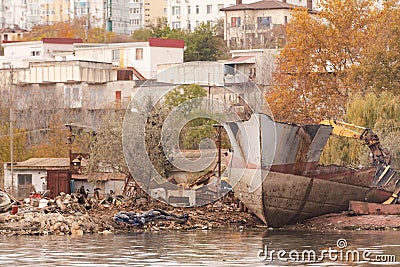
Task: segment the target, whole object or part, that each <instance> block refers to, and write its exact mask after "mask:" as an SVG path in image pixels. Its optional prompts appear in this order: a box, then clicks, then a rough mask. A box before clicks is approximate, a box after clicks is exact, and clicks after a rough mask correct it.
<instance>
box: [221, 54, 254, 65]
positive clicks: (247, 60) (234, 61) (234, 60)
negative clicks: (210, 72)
mask: <svg viewBox="0 0 400 267" xmlns="http://www.w3.org/2000/svg"><path fill="white" fill-rule="evenodd" d="M224 63H225V64H231V63H232V64H240V63H242V64H245V63H256V59H255V57H253V56H238V57H233V58H231V59H228V60H227V61H225V62H224Z"/></svg>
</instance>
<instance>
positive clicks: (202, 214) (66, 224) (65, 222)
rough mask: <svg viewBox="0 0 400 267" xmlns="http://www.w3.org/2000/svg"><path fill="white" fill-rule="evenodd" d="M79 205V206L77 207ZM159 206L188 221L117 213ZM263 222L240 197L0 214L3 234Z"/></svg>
mask: <svg viewBox="0 0 400 267" xmlns="http://www.w3.org/2000/svg"><path fill="white" fill-rule="evenodd" d="M78 207H79V208H78ZM152 209H160V210H163V211H165V212H168V213H170V214H173V215H177V216H182V215H183V214H187V215H188V219H187V221H185V222H184V223H179V222H177V221H175V220H168V219H167V220H159V219H157V220H152V221H149V222H146V223H145V224H144V225H138V226H135V225H130V224H126V223H123V222H116V221H115V220H114V215H115V214H117V213H118V212H121V211H126V212H134V213H137V214H141V213H143V212H146V211H149V210H152ZM261 224H262V222H261V221H260V220H259V219H258V218H257V217H255V216H254V215H252V214H250V213H247V212H240V211H238V205H237V200H235V199H232V198H224V199H222V200H219V201H217V202H215V203H212V204H209V205H207V206H203V207H197V208H174V207H171V206H169V205H166V204H163V203H161V202H158V201H155V200H151V199H150V200H149V199H147V198H141V199H136V200H129V201H126V202H123V203H120V204H115V205H111V204H104V205H102V204H96V205H93V206H92V207H91V208H89V209H87V208H86V209H85V208H83V207H82V206H78V205H77V203H73V205H72V204H66V205H65V208H64V209H63V210H62V209H60V208H52V209H38V208H33V207H31V206H30V207H29V206H26V207H20V210H19V212H18V213H17V214H15V215H12V214H10V212H7V213H3V214H0V234H3V235H47V234H49V235H50V234H56V235H69V234H72V235H82V234H84V233H104V234H105V233H119V232H144V231H162V230H192V229H202V230H205V229H215V228H217V229H238V228H239V229H242V228H253V227H256V225H261Z"/></svg>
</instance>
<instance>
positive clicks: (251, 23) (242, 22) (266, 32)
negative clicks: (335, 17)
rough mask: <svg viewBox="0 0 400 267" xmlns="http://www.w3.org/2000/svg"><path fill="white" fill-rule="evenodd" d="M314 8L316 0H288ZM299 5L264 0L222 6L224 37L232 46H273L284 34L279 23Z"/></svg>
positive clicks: (241, 47)
mask: <svg viewBox="0 0 400 267" xmlns="http://www.w3.org/2000/svg"><path fill="white" fill-rule="evenodd" d="M290 2H297V4H300V5H303V6H304V5H305V6H306V7H308V9H309V10H310V11H312V10H313V2H316V0H313V1H311V0H307V2H306V1H305V0H299V1H290ZM298 7H300V6H299V5H295V4H292V3H289V1H288V2H287V1H286V0H283V1H278V0H263V1H257V2H254V3H251V4H241V3H240V1H239V3H238V4H237V5H234V6H230V7H226V8H223V9H222V11H224V12H225V14H224V39H225V40H226V41H227V44H228V46H229V47H231V48H233V49H254V48H275V47H276V46H277V44H278V43H279V39H280V38H284V33H283V31H282V27H281V26H282V25H284V24H286V23H288V22H289V21H290V20H291V12H292V10H293V9H294V8H298Z"/></svg>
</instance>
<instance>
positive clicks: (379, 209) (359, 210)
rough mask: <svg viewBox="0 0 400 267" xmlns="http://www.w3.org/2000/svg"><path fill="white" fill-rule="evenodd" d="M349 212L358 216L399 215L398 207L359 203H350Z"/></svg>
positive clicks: (399, 206) (395, 205) (399, 209)
mask: <svg viewBox="0 0 400 267" xmlns="http://www.w3.org/2000/svg"><path fill="white" fill-rule="evenodd" d="M349 210H351V211H354V212H355V213H356V214H358V215H369V214H376V215H400V205H398V204H394V205H390V204H389V205H388V204H379V203H369V202H361V201H350V203H349Z"/></svg>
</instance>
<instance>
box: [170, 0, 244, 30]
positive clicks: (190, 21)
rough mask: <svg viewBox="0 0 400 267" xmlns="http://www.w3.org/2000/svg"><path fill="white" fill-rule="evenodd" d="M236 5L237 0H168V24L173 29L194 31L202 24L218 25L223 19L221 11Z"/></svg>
mask: <svg viewBox="0 0 400 267" xmlns="http://www.w3.org/2000/svg"><path fill="white" fill-rule="evenodd" d="M235 3H236V2H235V0H218V1H213V0H168V2H167V5H168V6H167V19H168V23H169V25H170V27H171V28H173V29H188V30H193V29H194V28H196V27H197V26H198V25H199V24H200V23H202V22H210V23H216V22H217V20H218V19H220V18H223V14H224V13H223V12H222V11H220V10H221V9H222V8H224V7H228V6H232V5H234V4H235Z"/></svg>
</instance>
